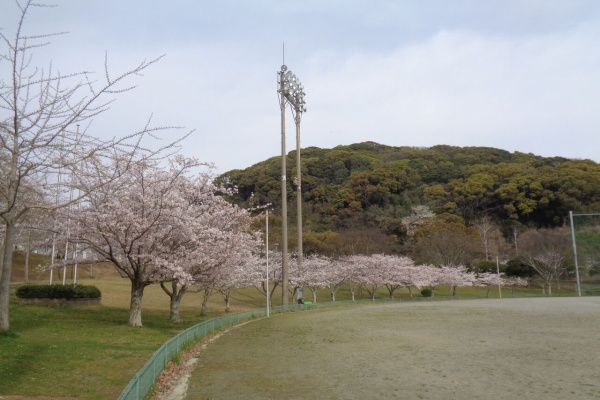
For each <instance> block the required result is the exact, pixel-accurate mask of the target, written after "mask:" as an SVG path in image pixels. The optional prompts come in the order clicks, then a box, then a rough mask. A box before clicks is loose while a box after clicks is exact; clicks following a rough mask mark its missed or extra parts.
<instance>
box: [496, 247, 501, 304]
mask: <svg viewBox="0 0 600 400" xmlns="http://www.w3.org/2000/svg"><path fill="white" fill-rule="evenodd" d="M496 272H497V273H498V296H500V298H502V287H501V285H500V263H499V262H498V256H496Z"/></svg>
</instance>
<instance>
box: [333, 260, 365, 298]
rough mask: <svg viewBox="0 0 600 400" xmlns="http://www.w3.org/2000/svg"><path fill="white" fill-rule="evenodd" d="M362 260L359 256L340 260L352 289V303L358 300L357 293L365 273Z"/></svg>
mask: <svg viewBox="0 0 600 400" xmlns="http://www.w3.org/2000/svg"><path fill="white" fill-rule="evenodd" d="M361 260H362V256H357V255H349V256H343V257H341V258H340V259H339V262H340V263H341V264H342V266H343V269H344V274H345V280H346V283H347V284H348V287H349V289H350V295H351V296H352V301H354V300H356V293H357V291H358V290H359V289H360V287H361V285H362V283H361V281H362V280H361V276H362V273H363V271H362V264H361Z"/></svg>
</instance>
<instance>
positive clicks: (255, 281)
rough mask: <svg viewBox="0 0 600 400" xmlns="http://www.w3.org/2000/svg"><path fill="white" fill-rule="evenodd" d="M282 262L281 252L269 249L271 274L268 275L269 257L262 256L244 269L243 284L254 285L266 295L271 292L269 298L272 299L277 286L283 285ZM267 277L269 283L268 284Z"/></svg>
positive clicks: (246, 285)
mask: <svg viewBox="0 0 600 400" xmlns="http://www.w3.org/2000/svg"><path fill="white" fill-rule="evenodd" d="M281 264H282V256H281V252H277V251H272V250H270V251H269V275H268V276H267V259H266V257H261V258H259V259H258V262H256V259H254V262H252V263H250V264H248V266H247V268H245V269H244V270H243V272H244V274H243V282H242V283H241V285H242V286H245V287H254V288H256V289H257V290H258V291H259V292H261V293H262V294H263V295H264V296H265V297H266V296H267V292H268V293H269V299H270V300H271V301H272V299H273V293H275V290H276V289H277V287H279V286H280V285H281ZM267 277H268V282H269V285H268V286H267Z"/></svg>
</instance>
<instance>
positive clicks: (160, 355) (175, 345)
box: [119, 293, 573, 400]
mask: <svg viewBox="0 0 600 400" xmlns="http://www.w3.org/2000/svg"><path fill="white" fill-rule="evenodd" d="M571 296H573V295H571ZM506 297H507V298H510V297H513V296H511V295H507V296H506ZM514 297H528V296H521V295H519V296H514ZM531 297H540V296H539V295H538V296H531ZM482 298H497V297H496V296H494V295H493V294H492V293H490V296H487V295H456V296H447V295H444V296H437V295H436V296H435V297H420V296H418V297H399V298H394V299H390V298H379V299H374V300H372V299H360V300H344V301H334V302H321V303H312V304H293V305H287V306H276V307H271V308H270V311H271V314H280V313H282V312H288V311H301V310H311V309H316V308H333V307H340V306H347V305H367V304H373V303H387V302H397V301H435V300H438V301H439V300H460V299H482ZM266 315H267V309H266V308H256V309H251V310H247V311H243V312H239V313H234V314H227V315H223V316H221V317H218V318H213V319H210V320H208V321H204V322H201V323H199V324H197V325H194V326H192V327H190V328H188V329H186V330H184V331H182V332H180V333H179V334H177V336H175V337H173V338H171V339H169V340H168V341H167V342H165V343H164V344H163V345H162V346H160V348H159V349H158V350H156V352H154V354H153V355H152V357H150V359H149V360H148V362H146V364H145V365H144V366H143V367H142V369H140V370H139V371H138V372H137V373H136V374H135V376H134V377H133V379H132V380H131V381H130V382H129V383H128V384H127V386H126V387H125V389H124V390H123V392H121V395H120V396H119V400H141V399H144V398H145V397H146V396H147V395H148V393H149V392H150V389H152V386H153V385H154V382H155V381H156V378H157V377H158V375H160V373H161V372H162V371H163V369H164V368H165V366H166V365H167V363H168V362H169V361H170V360H171V359H172V358H173V357H175V356H176V355H177V354H179V352H180V351H181V350H182V348H183V347H184V346H185V345H187V344H188V343H192V342H194V341H197V340H198V339H200V338H202V337H204V336H206V335H207V334H209V333H212V332H214V331H217V330H219V329H221V328H224V327H227V326H233V325H237V324H239V323H241V322H245V321H248V320H251V319H255V318H262V317H266Z"/></svg>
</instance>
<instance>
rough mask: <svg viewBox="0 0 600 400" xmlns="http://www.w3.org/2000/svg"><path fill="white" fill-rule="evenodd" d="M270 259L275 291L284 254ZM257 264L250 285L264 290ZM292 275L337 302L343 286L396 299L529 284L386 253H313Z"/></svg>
mask: <svg viewBox="0 0 600 400" xmlns="http://www.w3.org/2000/svg"><path fill="white" fill-rule="evenodd" d="M270 258H271V259H274V260H275V262H274V263H272V264H271V267H270V271H271V272H270V276H269V279H270V280H271V281H272V282H273V285H274V286H272V287H270V290H271V291H272V292H273V291H274V290H275V288H276V287H277V286H278V285H279V284H280V283H281V274H280V271H281V263H280V258H281V257H279V253H271V255H270ZM256 267H257V266H255V269H254V272H251V273H250V274H249V275H248V276H250V277H252V279H254V282H252V281H247V282H246V284H252V283H254V285H256V286H257V287H260V289H261V290H262V291H263V293H264V292H265V286H264V284H263V282H264V281H265V279H266V275H265V274H266V270H265V269H263V271H262V273H260V271H258V270H257V269H256ZM289 275H290V287H291V288H292V290H294V292H296V291H297V290H298V289H300V288H308V289H309V290H310V291H311V293H312V301H313V302H316V301H317V291H318V290H319V289H326V290H327V291H328V292H329V293H330V294H331V300H332V301H335V300H336V297H335V296H336V293H337V292H338V291H339V290H340V289H341V288H342V287H345V288H347V289H348V290H349V291H350V293H351V298H352V300H355V299H356V296H357V293H359V292H367V293H368V295H369V297H370V298H371V299H375V296H376V294H377V293H378V292H379V291H380V290H385V291H386V292H387V294H388V295H389V297H390V298H394V294H395V293H396V292H397V290H398V289H400V288H405V289H407V290H408V292H409V295H410V297H413V293H414V289H421V288H429V289H431V290H432V292H433V291H434V290H435V288H436V287H438V286H442V285H447V286H449V287H450V288H451V289H452V293H453V295H454V294H456V288H458V287H466V286H482V287H486V288H487V289H488V293H489V289H490V288H493V287H499V286H500V287H504V286H510V287H514V286H525V285H527V281H526V280H524V279H521V278H504V277H502V276H499V275H498V274H495V273H478V274H476V273H473V272H469V271H468V270H467V268H466V267H464V266H458V267H452V266H441V267H435V266H431V265H417V264H415V263H414V261H413V260H412V259H410V258H409V257H404V256H396V255H383V254H374V255H351V256H344V257H341V258H339V259H332V258H329V257H325V256H321V255H311V256H309V257H307V258H306V259H304V261H303V262H302V267H301V268H299V267H298V264H296V263H295V262H291V263H290V272H289ZM258 285H261V286H258ZM294 297H295V296H294Z"/></svg>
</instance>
